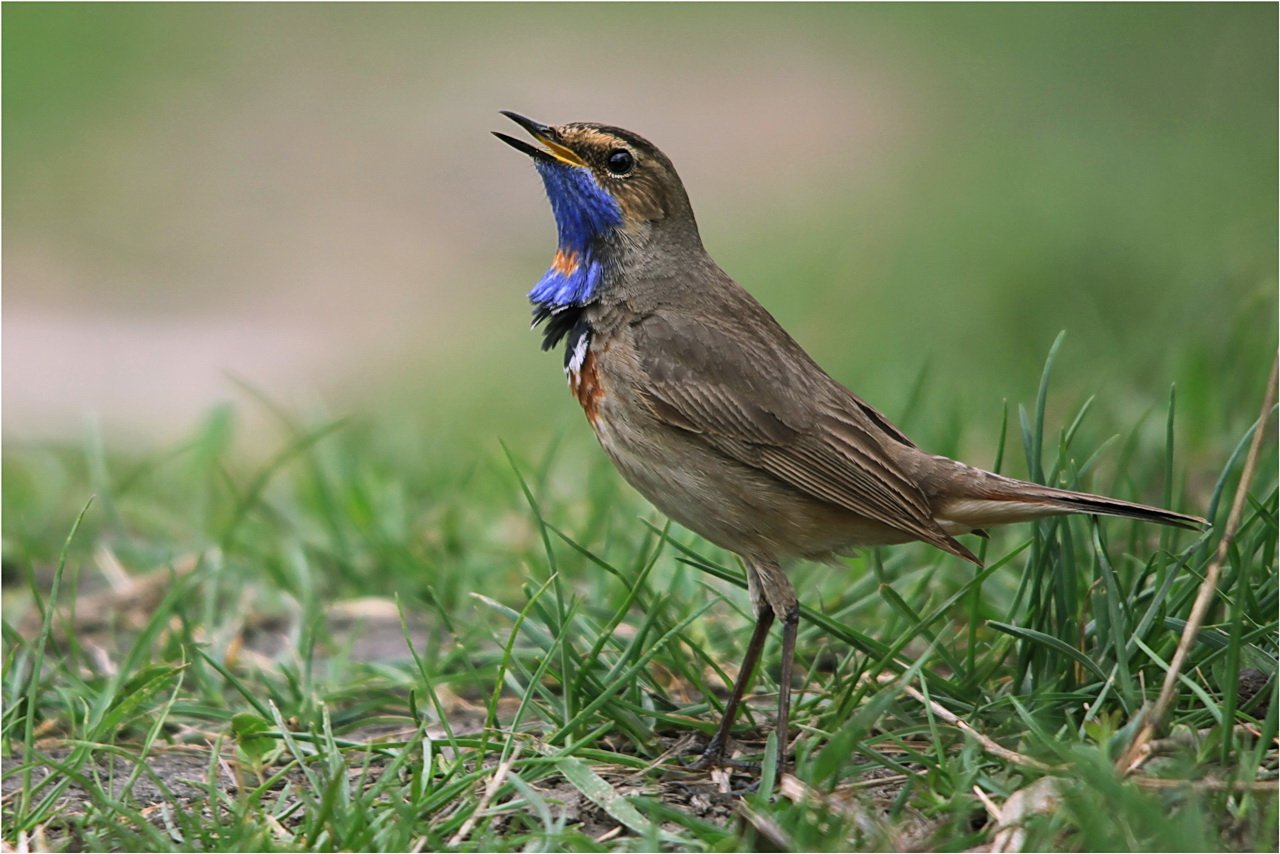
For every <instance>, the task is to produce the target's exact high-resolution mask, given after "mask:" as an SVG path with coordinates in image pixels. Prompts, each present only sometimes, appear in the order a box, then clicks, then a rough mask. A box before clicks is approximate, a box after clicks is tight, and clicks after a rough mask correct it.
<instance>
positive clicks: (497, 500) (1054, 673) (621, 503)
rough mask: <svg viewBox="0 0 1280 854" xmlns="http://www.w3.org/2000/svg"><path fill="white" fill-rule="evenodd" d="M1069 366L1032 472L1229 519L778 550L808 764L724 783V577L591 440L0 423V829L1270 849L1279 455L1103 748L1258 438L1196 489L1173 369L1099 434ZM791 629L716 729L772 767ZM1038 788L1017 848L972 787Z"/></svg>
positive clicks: (257, 840)
mask: <svg viewBox="0 0 1280 854" xmlns="http://www.w3.org/2000/svg"><path fill="white" fill-rule="evenodd" d="M1053 361H1054V360H1053V358H1051V359H1050V360H1049V364H1048V365H1047V366H1046V370H1045V374H1044V378H1043V380H1042V384H1041V391H1040V394H1039V395H1038V397H1037V399H1036V401H1035V403H1034V404H1033V405H1032V406H1031V407H1030V409H1029V410H1023V409H1021V408H1019V409H1018V411H1017V413H1016V415H1014V416H1012V417H1006V418H1005V420H1004V426H1003V431H1004V432H1006V433H1007V434H1009V435H1008V437H1007V439H1008V441H1002V443H1001V447H1002V448H1003V447H1005V446H1013V447H1016V446H1018V445H1020V446H1021V448H1022V451H1023V456H1024V457H1025V458H1026V465H1027V468H1028V469H1029V470H1031V471H1033V472H1039V473H1043V475H1044V476H1045V477H1046V478H1047V479H1048V480H1050V481H1051V482H1060V483H1064V484H1067V485H1075V484H1081V485H1083V486H1089V485H1094V486H1097V487H1098V488H1100V489H1101V488H1103V487H1104V486H1109V485H1111V484H1100V483H1098V475H1099V473H1100V472H1101V471H1103V470H1105V471H1107V472H1108V475H1109V478H1110V481H1111V483H1113V484H1114V486H1115V488H1114V489H1112V490H1111V491H1112V492H1116V493H1119V494H1122V495H1135V496H1148V497H1149V496H1152V495H1155V496H1157V497H1158V496H1159V495H1160V494H1161V493H1163V499H1164V500H1165V501H1166V502H1167V503H1169V504H1170V505H1171V506H1174V507H1177V508H1183V509H1191V508H1194V509H1198V510H1200V509H1202V510H1206V511H1207V515H1209V516H1210V517H1211V518H1212V519H1213V520H1214V521H1215V523H1216V525H1215V527H1214V528H1213V529H1212V530H1211V531H1209V532H1207V533H1205V534H1199V535H1198V534H1195V533H1192V532H1184V531H1176V530H1166V529H1153V528H1152V527H1150V526H1144V525H1140V524H1137V523H1131V522H1129V521H1126V520H1106V521H1103V522H1097V521H1095V520H1092V519H1089V518H1079V517H1078V518H1072V519H1057V520H1048V521H1045V522H1042V523H1039V524H1037V525H1034V526H1021V527H1015V528H1012V529H1008V530H1005V531H1003V532H999V533H997V534H996V536H995V537H994V538H993V539H992V540H991V541H989V542H983V543H981V548H982V550H983V553H984V557H985V559H986V568H985V569H982V570H978V571H975V570H973V569H972V568H970V567H967V566H965V565H963V564H962V563H961V562H959V561H958V560H956V559H954V558H951V557H949V556H946V555H943V554H941V553H938V552H934V551H931V550H929V549H926V548H924V547H920V546H906V547H896V548H890V549H881V550H872V551H869V552H867V553H866V554H864V555H862V556H860V557H858V558H855V559H852V560H850V561H849V567H848V568H847V569H844V570H841V569H833V568H830V567H817V566H807V565H806V566H801V567H797V569H796V571H795V580H796V582H797V587H798V589H799V590H800V592H801V598H802V601H803V602H804V603H805V611H804V618H803V620H802V622H801V632H800V640H799V644H798V649H799V655H800V658H799V667H798V671H799V674H800V676H799V682H798V684H797V689H798V697H797V702H796V704H795V708H794V711H793V715H794V721H795V725H796V728H797V730H798V731H799V739H798V741H797V743H796V748H795V769H794V775H795V776H794V777H792V776H784V775H781V774H779V773H778V769H776V768H773V767H771V766H769V765H766V767H765V768H764V769H763V771H762V773H761V775H760V777H759V785H758V787H757V788H756V789H755V790H754V791H748V792H746V793H745V794H725V792H724V790H725V789H728V788H731V787H732V788H733V789H735V790H737V789H741V787H742V786H743V784H744V783H747V782H750V781H754V780H755V779H756V778H755V777H754V775H745V776H744V775H735V776H734V777H733V778H732V779H728V780H720V779H712V778H711V777H709V776H708V775H706V774H701V773H698V774H695V773H692V772H689V771H687V770H684V769H682V767H681V765H680V754H681V753H682V752H683V751H687V750H689V749H692V748H693V747H695V746H696V744H697V742H698V741H699V740H700V739H702V738H705V737H706V736H707V735H708V734H709V733H710V730H711V728H712V727H713V725H714V723H715V721H716V719H717V715H718V714H719V711H720V708H721V704H722V702H723V697H724V696H725V688H726V683H727V682H728V681H729V677H730V676H731V674H732V673H733V672H734V671H733V670H732V668H733V666H734V665H736V663H737V661H738V660H739V658H740V656H741V654H742V651H743V648H744V646H745V642H746V637H747V634H748V626H749V623H750V621H749V618H748V615H747V607H746V597H745V592H744V590H743V588H744V582H743V580H742V576H741V570H740V569H739V568H738V567H737V565H736V564H735V563H734V561H733V559H732V557H731V556H730V555H727V554H725V553H723V552H720V551H718V550H716V549H714V548H711V547H709V546H708V545H707V544H705V543H703V542H701V541H699V540H698V539H697V538H696V537H694V536H692V535H690V534H688V533H687V532H684V531H680V530H676V529H673V528H671V527H669V526H667V525H665V524H664V523H663V522H662V520H661V519H660V518H658V517H657V516H656V515H655V514H653V512H652V511H650V510H648V509H646V508H645V506H644V505H643V504H642V502H640V501H639V499H638V498H636V497H635V496H634V495H632V494H630V493H629V492H627V491H626V489H625V487H624V486H622V485H621V484H620V481H619V479H618V478H617V477H616V476H615V475H614V474H612V472H611V470H610V469H609V468H608V465H607V463H606V462H604V461H603V459H602V458H601V457H600V456H599V455H598V454H596V453H592V452H591V451H593V449H588V448H585V447H581V446H577V445H574V444H573V443H572V442H553V443H552V444H551V446H550V447H548V448H546V449H545V451H544V452H542V453H540V454H536V455H529V454H528V450H527V448H506V447H502V448H493V449H492V452H491V453H490V454H488V455H487V456H484V457H482V458H480V459H479V460H470V461H461V460H459V459H458V458H457V457H456V456H450V455H448V454H446V453H444V452H443V451H441V450H434V451H433V450H432V449H430V448H429V447H427V446H426V444H425V443H423V442H421V440H415V441H414V444H409V440H405V439H403V438H397V437H395V436H394V435H393V434H392V433H391V431H389V430H387V429H386V427H385V426H379V425H373V424H362V423H359V422H325V421H319V422H317V423H314V424H311V423H299V422H297V421H295V420H294V419H293V418H292V417H291V416H289V415H288V414H287V413H284V412H282V411H279V410H274V409H271V410H270V411H271V412H272V414H273V417H275V418H276V419H277V420H278V422H279V425H280V430H281V435H282V437H283V438H282V440H281V442H280V443H279V446H278V448H279V449H278V451H277V452H276V453H275V454H274V455H271V456H270V457H268V458H267V459H265V460H262V461H260V462H258V463H257V464H255V465H252V466H248V465H247V464H246V462H245V459H244V458H243V457H242V456H240V455H237V454H235V453H233V451H232V447H233V445H234V442H233V440H234V433H235V428H234V420H233V418H232V417H231V413H230V412H229V411H226V410H220V411H217V412H215V413H213V414H212V415H211V416H210V418H209V419H208V421H207V422H206V423H205V424H204V425H203V426H202V428H201V429H200V430H199V431H197V433H196V434H195V435H193V436H192V437H191V438H190V439H189V440H188V441H186V442H185V443H182V444H181V445H179V446H178V447H175V448H174V449H172V450H171V451H168V452H163V453H159V454H157V455H155V456H152V457H143V458H138V457H128V458H124V457H119V456H115V455H112V454H110V453H107V452H105V451H104V450H103V447H102V445H103V443H102V442H100V441H89V442H87V443H86V447H85V448H83V449H80V450H70V449H62V450H56V449H50V448H37V447H24V448H19V449H17V450H16V451H15V449H13V448H9V449H7V451H9V452H8V453H6V455H5V461H4V465H5V470H4V479H5V491H4V501H5V506H4V511H5V513H4V517H5V521H6V525H5V540H4V561H5V573H4V576H5V584H6V589H5V592H6V600H7V601H6V619H5V622H4V637H5V653H4V656H5V657H4V673H3V692H4V694H3V699H4V718H3V731H2V734H0V736H2V738H3V749H4V755H5V756H6V757H7V759H6V763H5V770H4V792H5V794H4V802H3V819H4V822H3V825H4V830H3V838H4V841H5V842H6V843H7V844H8V845H10V846H14V847H20V846H23V845H25V846H28V847H29V848H49V849H57V850H68V849H90V850H99V849H105V850H168V849H173V848H178V849H184V850H186V849H196V848H200V849H210V850H339V849H341V850H375V851H395V850H408V849H414V850H425V849H432V850H435V849H444V848H452V849H458V850H521V849H529V850H633V849H656V848H674V849H681V850H741V849H768V848H773V849H777V848H780V847H781V848H787V849H797V850H837V849H847V848H872V849H886V848H904V847H910V848H923V849H930V850H957V849H967V848H970V847H973V846H977V845H984V844H991V843H993V841H995V840H997V839H999V840H1002V841H1003V842H1004V843H1005V844H1011V845H1013V846H1014V847H1022V848H1025V849H1028V850H1036V849H1047V848H1054V849H1064V850H1101V849H1106V850H1125V849H1128V850H1206V849H1245V850H1251V849H1257V850H1273V849H1274V844H1275V840H1276V832H1277V815H1276V795H1275V792H1276V779H1277V777H1276V771H1277V751H1276V746H1275V745H1276V733H1277V710H1278V709H1280V702H1278V701H1277V696H1276V695H1277V688H1276V679H1275V673H1276V669H1277V664H1276V660H1277V649H1276V633H1277V619H1276V613H1277V572H1276V537H1277V487H1276V480H1275V471H1276V457H1275V446H1274V443H1273V442H1271V441H1267V442H1266V443H1264V445H1263V448H1264V451H1263V458H1262V461H1261V464H1260V466H1259V468H1258V474H1257V476H1256V477H1255V479H1254V482H1253V483H1252V484H1251V486H1250V488H1249V492H1248V496H1249V499H1248V503H1247V504H1246V507H1245V511H1244V513H1243V517H1242V520H1241V523H1240V525H1239V529H1238V532H1237V534H1236V536H1235V538H1234V541H1233V542H1232V543H1231V547H1230V549H1229V550H1228V552H1227V556H1226V561H1225V564H1224V566H1223V568H1222V576H1221V581H1220V583H1219V596H1218V598H1217V599H1216V600H1215V603H1214V605H1213V607H1212V608H1211V610H1210V611H1209V614H1208V619H1207V621H1206V624H1205V625H1204V627H1203V629H1202V630H1201V631H1200V632H1199V634H1198V636H1197V637H1196V639H1195V643H1194V644H1193V645H1192V646H1191V648H1190V651H1189V660H1188V662H1187V664H1186V666H1185V667H1184V668H1183V670H1182V674H1181V676H1180V678H1179V684H1178V689H1177V693H1176V695H1175V699H1174V702H1173V704H1172V706H1171V711H1170V714H1169V716H1168V719H1167V725H1166V726H1165V727H1164V728H1163V729H1161V730H1160V731H1159V732H1158V733H1157V739H1156V741H1155V742H1154V743H1153V745H1152V746H1153V748H1154V749H1152V750H1151V751H1150V753H1149V754H1148V755H1146V757H1145V758H1144V760H1143V761H1142V762H1141V763H1140V764H1138V765H1137V766H1136V767H1135V768H1134V769H1133V770H1132V771H1131V773H1128V774H1125V773H1121V772H1120V771H1118V770H1117V767H1116V766H1117V762H1118V761H1119V760H1120V758H1121V756H1122V754H1123V753H1124V751H1125V748H1126V746H1127V745H1128V744H1129V743H1130V741H1131V740H1132V739H1133V737H1134V735H1135V733H1136V732H1137V730H1138V728H1139V725H1140V722H1141V720H1142V713H1143V710H1144V709H1145V708H1148V707H1149V705H1150V703H1151V702H1152V701H1153V699H1154V697H1155V695H1156V693H1157V692H1158V691H1159V688H1160V684H1161V682H1162V680H1163V678H1164V675H1165V672H1166V670H1167V667H1168V662H1169V661H1170V660H1171V658H1172V657H1173V654H1174V651H1175V649H1176V647H1177V645H1178V640H1179V635H1180V632H1181V630H1182V627H1183V626H1184V625H1185V621H1186V619H1187V618H1188V614H1189V613H1190V610H1191V606H1192V603H1193V601H1194V599H1195V597H1196V594H1197V591H1198V589H1199V587H1200V584H1201V580H1202V578H1203V577H1204V575H1205V572H1206V567H1207V566H1208V564H1209V562H1210V561H1211V560H1212V559H1213V556H1214V553H1215V550H1216V548H1217V545H1218V542H1219V538H1220V537H1221V536H1222V533H1223V522H1224V520H1225V517H1226V514H1227V509H1228V507H1229V505H1230V503H1231V498H1232V496H1233V495H1234V493H1235V490H1236V488H1237V482H1238V480H1239V477H1240V468H1241V464H1242V458H1243V455H1244V454H1243V448H1244V447H1245V445H1246V444H1247V440H1248V438H1249V435H1248V434H1247V433H1245V434H1241V435H1235V436H1232V437H1229V439H1230V441H1229V443H1228V444H1229V445H1230V446H1233V447H1235V448H1236V449H1237V450H1236V452H1235V453H1233V454H1229V455H1225V456H1224V459H1223V460H1222V465H1221V469H1220V471H1219V472H1218V474H1217V475H1216V480H1215V481H1214V482H1213V483H1212V484H1211V485H1210V486H1209V487H1208V488H1207V489H1196V490H1194V491H1191V490H1184V489H1183V487H1182V486H1181V484H1182V483H1184V481H1185V479H1186V473H1185V472H1184V471H1183V470H1182V469H1181V468H1180V467H1179V466H1178V464H1177V460H1178V459H1179V457H1180V451H1181V449H1180V448H1178V447H1176V446H1175V436H1174V428H1173V425H1174V424H1175V423H1176V422H1177V420H1178V413H1177V411H1176V397H1175V396H1173V395H1171V396H1170V398H1169V400H1168V409H1167V413H1166V418H1165V422H1166V425H1167V428H1166V431H1165V447H1164V448H1163V449H1162V448H1160V447H1152V446H1150V445H1146V444H1142V443H1141V442H1140V440H1139V439H1138V438H1137V432H1138V430H1137V428H1136V427H1135V433H1134V435H1131V436H1120V437H1117V439H1116V441H1104V440H1102V439H1101V438H1100V437H1099V435H1098V434H1097V433H1096V432H1095V431H1094V429H1093V428H1092V427H1091V426H1090V419H1089V418H1088V417H1086V415H1087V414H1088V411H1089V409H1090V403H1089V401H1088V400H1085V401H1083V402H1081V404H1080V405H1079V406H1078V408H1077V411H1076V413H1075V415H1074V416H1073V417H1071V418H1070V419H1067V420H1066V421H1065V422H1064V423H1063V424H1054V423H1053V419H1052V416H1050V415H1047V414H1046V408H1047V404H1048V402H1049V401H1050V400H1051V399H1052V397H1053V393H1052V390H1051V387H1050V383H1049V379H1050V377H1051V373H1052V370H1053V368H1054V365H1053ZM921 382H922V383H923V384H926V385H927V379H922V380H921ZM256 405H264V406H268V407H269V404H265V403H264V402H262V401H259V403H258V404H256ZM1267 429H1268V433H1270V432H1271V430H1272V428H1270V427H1269V428H1267ZM1144 435H1145V434H1144ZM1224 438H1225V437H1224ZM998 465H1003V464H1002V463H998ZM1005 467H1008V466H1005ZM90 495H92V496H93V498H92V501H90V500H89V496H90ZM637 514H639V515H640V516H641V517H642V518H639V519H637V518H636V516H637ZM15 602H17V603H19V604H14V603H15ZM776 655H777V648H776V638H773V639H771V641H770V644H769V646H768V648H767V652H766V656H765V666H764V667H763V670H762V673H761V674H760V675H758V676H757V679H756V685H755V689H754V694H755V697H754V700H755V702H754V703H753V704H752V705H754V706H755V708H754V709H753V710H751V711H750V712H749V713H748V714H747V715H746V716H745V717H744V719H743V721H742V722H741V725H740V727H739V734H740V736H741V741H742V746H743V749H744V750H745V751H746V752H747V753H750V754H758V755H769V753H768V751H767V749H766V747H767V742H766V739H767V737H768V733H769V731H770V728H771V727H770V724H771V720H770V712H769V711H768V710H769V709H771V702H770V701H771V696H772V695H771V692H772V691H773V690H774V688H775V685H774V684H773V682H772V681H771V680H772V678H773V674H774V673H776ZM1242 678H1243V681H1244V682H1249V681H1250V680H1253V681H1256V682H1258V683H1259V685H1260V686H1261V690H1258V691H1255V692H1253V693H1249V692H1242V691H1238V686H1240V685H1241V684H1242ZM956 718H958V719H960V720H961V721H963V722H964V723H965V724H966V725H967V727H968V729H963V728H962V727H961V726H960V725H958V724H956V723H955V719H956ZM1043 780H1050V781H1053V782H1051V783H1039V784H1037V781H1043ZM1036 786H1038V787H1039V788H1036ZM1028 792H1038V793H1039V795H1038V796H1039V797H1040V798H1041V800H1042V802H1044V803H1048V804H1049V807H1048V808H1044V809H1028V810H1026V811H1025V813H1024V814H1022V815H1021V820H1020V821H1019V822H1017V824H1018V825H1019V827H1018V829H1017V830H1016V833H1017V834H1020V835H1019V836H1010V834H1012V833H1014V832H1015V831H1014V830H1011V829H1008V828H1006V827H1005V826H1004V825H1002V824H1001V823H1000V822H999V821H998V820H997V818H996V816H995V815H994V814H993V810H994V811H999V810H1002V809H1004V810H1005V811H1006V812H1017V808H1016V804H1018V803H1019V802H1023V801H1028V800H1032V801H1034V798H1029V797H1028ZM1008 818H1010V816H1006V819H1008Z"/></svg>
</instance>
